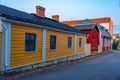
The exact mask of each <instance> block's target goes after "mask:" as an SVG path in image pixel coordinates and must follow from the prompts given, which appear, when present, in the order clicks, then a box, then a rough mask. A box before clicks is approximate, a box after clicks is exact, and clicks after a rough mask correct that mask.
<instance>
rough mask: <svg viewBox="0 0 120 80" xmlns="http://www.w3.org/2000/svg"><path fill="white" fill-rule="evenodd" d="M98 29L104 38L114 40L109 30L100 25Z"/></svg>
mask: <svg viewBox="0 0 120 80" xmlns="http://www.w3.org/2000/svg"><path fill="white" fill-rule="evenodd" d="M98 28H99V30H100V31H101V33H102V36H107V37H109V38H112V36H111V35H110V33H109V32H108V30H107V29H105V28H104V27H103V26H101V25H98Z"/></svg>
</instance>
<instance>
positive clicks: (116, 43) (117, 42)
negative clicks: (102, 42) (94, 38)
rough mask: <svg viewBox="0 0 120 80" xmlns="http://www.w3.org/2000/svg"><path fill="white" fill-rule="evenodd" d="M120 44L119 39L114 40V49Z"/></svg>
mask: <svg viewBox="0 0 120 80" xmlns="http://www.w3.org/2000/svg"><path fill="white" fill-rule="evenodd" d="M118 45H119V40H114V41H113V46H112V48H113V50H117V48H118Z"/></svg>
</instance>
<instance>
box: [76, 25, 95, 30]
mask: <svg viewBox="0 0 120 80" xmlns="http://www.w3.org/2000/svg"><path fill="white" fill-rule="evenodd" d="M95 26H97V25H96V24H87V25H75V26H74V27H75V28H76V29H79V30H92V29H93V28H94V27H95Z"/></svg>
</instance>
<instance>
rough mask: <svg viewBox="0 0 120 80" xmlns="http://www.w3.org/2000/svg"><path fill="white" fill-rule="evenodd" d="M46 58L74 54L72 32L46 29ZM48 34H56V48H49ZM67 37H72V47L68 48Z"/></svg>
mask: <svg viewBox="0 0 120 80" xmlns="http://www.w3.org/2000/svg"><path fill="white" fill-rule="evenodd" d="M46 34H47V36H46V60H51V59H56V58H60V57H64V56H70V55H73V54H74V34H69V33H64V32H58V31H53V30H47V33H46ZM50 35H55V36H56V49H55V50H50ZM68 37H72V48H68Z"/></svg>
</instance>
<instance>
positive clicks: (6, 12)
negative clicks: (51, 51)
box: [0, 5, 85, 34]
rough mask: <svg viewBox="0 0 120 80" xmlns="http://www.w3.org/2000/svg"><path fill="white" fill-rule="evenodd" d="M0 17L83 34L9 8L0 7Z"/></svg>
mask: <svg viewBox="0 0 120 80" xmlns="http://www.w3.org/2000/svg"><path fill="white" fill-rule="evenodd" d="M0 17H4V18H6V19H10V20H16V21H21V22H26V23H32V24H37V25H42V26H45V27H49V28H53V29H59V30H62V31H68V32H73V33H80V34H85V33H84V32H82V31H79V30H77V29H75V28H73V27H70V26H68V25H65V24H62V23H60V22H58V21H55V20H52V19H50V18H47V17H45V18H42V17H38V16H36V15H32V14H29V13H26V12H22V11H19V10H16V9H13V8H9V7H6V6H3V5H0Z"/></svg>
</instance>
